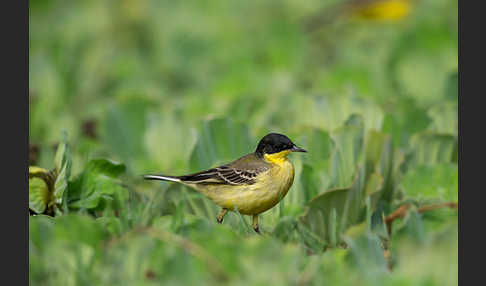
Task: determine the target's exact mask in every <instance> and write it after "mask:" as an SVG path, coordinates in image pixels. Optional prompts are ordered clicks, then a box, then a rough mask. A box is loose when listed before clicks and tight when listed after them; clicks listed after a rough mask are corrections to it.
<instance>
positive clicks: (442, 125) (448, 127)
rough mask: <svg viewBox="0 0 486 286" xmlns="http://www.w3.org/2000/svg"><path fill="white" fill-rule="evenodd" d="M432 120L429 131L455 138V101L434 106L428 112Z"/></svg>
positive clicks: (456, 119) (456, 126)
mask: <svg viewBox="0 0 486 286" xmlns="http://www.w3.org/2000/svg"><path fill="white" fill-rule="evenodd" d="M428 115H429V117H430V118H432V124H431V126H430V128H429V129H430V130H431V131H433V132H437V133H439V134H450V135H454V136H457V130H458V109H457V101H455V102H454V101H444V102H441V103H438V104H435V105H434V106H432V107H431V108H430V109H429V110H428Z"/></svg>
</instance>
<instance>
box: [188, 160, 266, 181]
mask: <svg viewBox="0 0 486 286" xmlns="http://www.w3.org/2000/svg"><path fill="white" fill-rule="evenodd" d="M252 157H253V158H252ZM268 169H269V166H268V164H267V163H266V162H264V161H262V160H259V159H258V158H254V154H248V155H246V156H243V157H241V158H240V159H238V160H236V161H234V162H231V163H229V164H226V165H222V166H219V167H216V168H212V169H208V170H204V171H201V172H198V173H194V174H190V175H185V176H180V177H178V178H179V179H180V180H181V181H183V182H185V183H191V184H224V185H251V184H254V183H255V178H256V176H257V175H258V174H260V173H262V172H264V171H266V170H268Z"/></svg>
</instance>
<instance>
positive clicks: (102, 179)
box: [69, 159, 127, 209]
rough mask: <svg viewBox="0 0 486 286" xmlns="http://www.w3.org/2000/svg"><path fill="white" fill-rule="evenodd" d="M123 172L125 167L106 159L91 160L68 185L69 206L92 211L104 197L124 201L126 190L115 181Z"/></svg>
mask: <svg viewBox="0 0 486 286" xmlns="http://www.w3.org/2000/svg"><path fill="white" fill-rule="evenodd" d="M124 171H125V165H123V164H121V163H118V162H115V161H110V160H106V159H94V160H91V161H90V162H88V163H87V164H86V166H85V168H84V170H83V172H82V173H81V174H80V175H79V176H78V177H77V178H76V179H74V180H73V181H72V183H71V184H70V192H69V201H70V204H69V206H70V207H72V208H83V209H92V208H95V207H97V206H98V204H99V203H100V200H101V199H102V198H103V197H104V196H107V197H108V198H119V199H122V200H123V198H125V199H126V198H127V194H126V193H127V190H126V189H125V188H124V187H123V186H121V182H120V181H119V180H117V179H116V178H117V177H118V176H119V175H120V174H122V173H123V172H124Z"/></svg>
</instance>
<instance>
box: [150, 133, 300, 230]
mask: <svg viewBox="0 0 486 286" xmlns="http://www.w3.org/2000/svg"><path fill="white" fill-rule="evenodd" d="M291 152H307V151H306V150H304V149H302V148H300V147H297V145H295V144H294V143H293V142H292V141H291V140H290V139H289V138H288V137H287V136H285V135H282V134H278V133H270V134H267V135H265V136H264V137H263V138H262V139H261V140H260V142H259V143H258V146H257V148H256V150H255V152H253V153H250V154H248V155H245V156H243V157H241V158H239V159H237V160H235V161H233V162H231V163H228V164H225V165H222V166H219V167H215V168H211V169H208V170H204V171H201V172H198V173H194V174H189V175H184V176H165V175H144V178H145V179H147V180H162V181H170V182H177V183H182V184H184V185H186V186H189V187H191V188H193V189H195V190H196V191H198V192H200V193H202V194H203V195H205V196H206V197H208V198H209V199H210V200H212V201H213V202H214V203H216V204H217V205H218V206H220V207H221V208H222V210H221V211H220V212H219V214H218V216H217V218H216V220H217V222H218V223H222V222H223V217H224V216H225V215H226V213H227V212H228V211H236V210H237V211H238V212H239V213H241V214H243V215H251V216H253V229H254V230H255V231H256V232H257V233H260V230H259V228H258V215H259V214H261V213H263V212H265V211H266V210H269V209H271V208H272V207H274V206H275V205H276V204H277V203H278V202H280V200H281V199H283V198H284V197H285V195H286V194H287V192H288V191H289V189H290V187H291V186H292V183H293V182H294V166H293V164H292V162H290V161H289V160H288V158H287V156H288V155H289V154H290V153H291Z"/></svg>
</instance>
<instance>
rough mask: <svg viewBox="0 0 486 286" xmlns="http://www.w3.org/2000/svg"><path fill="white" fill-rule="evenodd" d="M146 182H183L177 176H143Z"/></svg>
mask: <svg viewBox="0 0 486 286" xmlns="http://www.w3.org/2000/svg"><path fill="white" fill-rule="evenodd" d="M143 178H144V179H145V180H159V181H169V182H179V183H180V182H181V179H179V178H178V177H175V176H164V175H143Z"/></svg>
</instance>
